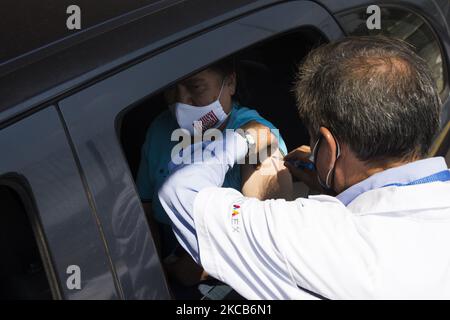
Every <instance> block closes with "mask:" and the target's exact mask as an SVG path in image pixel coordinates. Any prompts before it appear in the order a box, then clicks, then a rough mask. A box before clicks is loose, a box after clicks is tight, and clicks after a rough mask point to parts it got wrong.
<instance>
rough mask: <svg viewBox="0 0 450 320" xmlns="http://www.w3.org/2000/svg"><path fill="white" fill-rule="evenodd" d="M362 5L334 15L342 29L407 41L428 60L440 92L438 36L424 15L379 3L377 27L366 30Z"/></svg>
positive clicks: (442, 76) (441, 66)
mask: <svg viewBox="0 0 450 320" xmlns="http://www.w3.org/2000/svg"><path fill="white" fill-rule="evenodd" d="M366 9H367V8H366V7H363V8H359V9H356V10H352V11H350V12H345V13H342V14H339V15H338V17H339V20H340V22H341V23H342V27H343V28H344V30H345V32H346V33H347V34H349V35H377V34H382V35H385V36H390V37H395V38H400V39H402V40H405V41H407V42H408V43H410V44H411V45H413V46H414V47H415V49H416V52H417V53H418V54H419V55H420V56H421V57H422V58H423V59H425V60H426V61H427V62H428V65H429V67H430V69H431V71H432V73H433V77H434V79H435V81H436V85H437V88H438V90H439V92H440V93H441V95H443V94H444V89H445V85H446V84H445V81H446V79H445V73H444V68H445V66H444V63H443V61H442V54H441V49H440V45H439V40H438V39H437V37H436V36H435V34H434V32H433V30H432V29H431V27H430V26H429V25H428V24H427V22H426V21H425V19H424V18H422V17H421V16H419V15H417V14H416V13H413V12H410V11H408V10H405V9H400V8H390V7H389V8H386V7H381V8H380V9H381V11H380V18H381V20H380V22H381V29H373V30H369V29H368V27H367V25H366V21H367V19H368V17H369V16H370V15H371V14H368V13H366Z"/></svg>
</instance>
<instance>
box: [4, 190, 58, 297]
mask: <svg viewBox="0 0 450 320" xmlns="http://www.w3.org/2000/svg"><path fill="white" fill-rule="evenodd" d="M0 201H1V203H2V214H1V215H0V217H1V223H0V226H1V232H0V239H1V243H2V245H1V252H2V259H1V263H0V299H1V300H28V299H33V300H49V299H52V293H51V289H50V285H49V282H48V279H47V275H46V272H45V269H44V265H43V262H42V259H41V256H40V252H39V250H38V245H37V242H36V237H35V235H34V232H33V228H32V226H31V223H30V219H29V217H28V214H27V211H26V210H25V207H24V204H23V202H22V200H21V198H20V197H19V195H18V194H17V193H16V192H15V191H14V190H13V189H12V188H10V187H6V186H0Z"/></svg>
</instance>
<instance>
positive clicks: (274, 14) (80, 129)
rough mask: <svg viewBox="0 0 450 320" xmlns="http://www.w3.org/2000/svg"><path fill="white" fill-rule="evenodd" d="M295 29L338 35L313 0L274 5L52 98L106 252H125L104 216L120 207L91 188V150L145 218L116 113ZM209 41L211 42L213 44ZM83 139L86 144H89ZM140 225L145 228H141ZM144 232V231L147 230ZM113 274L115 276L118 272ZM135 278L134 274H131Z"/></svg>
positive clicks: (118, 259) (119, 259)
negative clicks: (118, 177)
mask: <svg viewBox="0 0 450 320" xmlns="http://www.w3.org/2000/svg"><path fill="white" fill-rule="evenodd" d="M300 27H310V28H316V29H317V30H319V32H321V33H322V34H323V35H324V36H325V38H326V39H328V40H336V39H339V38H342V37H343V36H344V33H343V31H342V29H341V28H340V26H339V24H337V23H336V21H335V19H334V17H333V16H332V15H331V14H330V13H329V12H327V11H326V10H325V9H324V8H323V7H321V6H320V5H318V4H316V3H314V2H309V1H291V2H285V3H280V4H274V5H272V6H270V7H266V8H262V9H260V10H258V11H255V12H251V13H249V14H247V15H245V16H240V17H238V18H235V19H231V21H228V22H224V23H223V24H221V25H220V26H218V27H217V28H214V29H212V30H208V31H206V32H203V33H202V32H200V33H198V34H195V35H192V37H190V38H188V39H185V40H184V41H183V42H179V43H176V44H173V46H171V47H170V48H168V49H165V50H164V51H163V52H160V53H158V54H155V55H153V56H152V57H149V58H148V59H146V60H144V61H141V62H139V63H137V64H133V65H131V66H129V67H128V68H125V67H124V68H122V69H121V71H120V72H118V73H116V74H114V75H111V76H110V77H108V78H105V79H102V80H101V81H98V82H96V83H93V84H91V85H90V86H89V87H85V88H83V89H82V90H81V91H78V92H76V93H75V94H73V95H71V96H69V97H66V98H65V99H63V100H61V101H59V102H58V108H59V109H60V110H61V114H62V115H63V118H64V120H65V123H66V125H67V128H68V133H69V135H70V136H71V139H72V141H73V145H74V149H75V151H76V153H77V155H78V157H79V159H80V164H81V167H82V168H83V170H84V172H85V176H86V180H87V183H88V184H89V186H90V189H91V192H92V197H93V198H94V201H95V202H96V204H97V206H98V212H99V214H100V215H101V216H100V217H99V218H100V223H101V224H102V225H104V230H105V232H106V233H107V234H106V238H107V241H108V245H109V246H110V247H111V251H112V252H119V251H120V252H124V250H126V248H125V245H123V246H122V247H121V245H120V244H118V243H117V240H116V239H115V238H114V235H113V234H112V233H111V230H114V229H115V228H116V227H117V226H115V224H116V223H117V222H115V221H114V219H109V218H110V217H109V216H110V214H111V213H113V212H114V207H117V206H120V203H115V204H114V201H115V200H114V199H112V198H111V196H108V195H102V194H101V190H99V188H98V187H97V186H96V182H95V180H96V175H97V174H98V173H97V172H96V170H98V168H97V169H95V168H94V166H93V165H92V153H93V152H94V153H95V152H98V153H99V154H101V153H102V152H104V150H100V149H101V148H107V150H108V151H107V152H108V156H109V157H112V158H114V159H109V158H108V159H102V161H106V162H107V164H106V166H105V167H103V169H104V170H105V171H108V173H111V174H112V173H113V171H114V172H117V171H120V172H123V175H122V178H123V181H121V183H122V185H123V186H122V189H121V190H119V189H117V190H116V191H113V190H109V192H111V193H114V192H116V193H119V194H120V193H121V192H123V191H124V190H127V192H130V193H131V192H132V193H133V196H132V197H131V198H132V199H131V198H130V199H127V200H128V205H129V206H130V207H131V206H136V207H137V208H136V210H134V212H133V213H132V212H131V211H130V212H129V215H130V216H131V217H132V218H133V219H138V216H139V217H140V216H142V217H144V218H145V214H144V211H143V209H142V205H141V203H140V200H139V197H138V193H137V190H136V185H135V182H134V180H133V178H132V175H131V172H130V169H129V167H128V163H127V161H126V157H125V155H124V154H123V150H122V147H121V145H120V134H119V129H120V121H119V119H120V118H121V116H122V115H123V114H124V113H126V112H127V111H128V110H130V108H133V106H135V105H136V104H138V103H139V102H141V101H142V100H144V99H146V98H147V97H149V96H152V95H154V94H155V93H157V92H159V91H160V90H161V89H162V88H165V87H167V86H170V85H171V84H173V83H175V82H176V81H178V80H179V79H182V78H185V77H186V76H189V75H190V74H193V73H195V72H196V71H198V70H200V69H202V68H204V67H205V66H207V65H210V64H212V63H214V62H216V61H218V60H220V59H222V58H224V57H226V56H228V55H230V54H233V53H235V52H237V51H240V50H243V49H246V48H248V47H250V46H252V45H255V44H258V43H261V42H262V41H266V40H270V39H272V38H274V37H279V36H281V35H283V34H285V33H287V32H293V31H295V30H298V29H299V28H300ZM236 35H237V36H236ZM223 39H233V42H232V43H227V46H223ZM205 44H208V46H205ZM212 44H215V46H214V45H212ZM199 47H200V48H203V50H202V51H201V52H202V54H201V55H197V54H196V53H198V51H197V50H199V49H198V48H199ZM183 57H189V61H188V62H186V61H184V62H183V63H179V60H180V59H183ZM177 63H178V67H177V68H174V67H172V68H171V69H172V70H170V72H168V71H167V66H169V65H172V66H173V64H177ZM163 66H165V67H163ZM175 69H176V70H175ZM149 74H157V75H158V76H157V77H154V78H151V77H149V76H148V75H149ZM140 80H145V81H146V83H145V85H144V84H142V83H140V82H139V81H140ZM130 81H131V82H130ZM132 84H135V85H132ZM92 110H96V116H95V117H94V118H95V119H97V120H96V121H95V120H94V121H93V122H95V124H94V123H90V124H89V126H88V128H86V121H87V120H86V118H85V117H87V115H88V114H89V112H92ZM91 118H92V117H91ZM98 119H101V120H98ZM91 122H92V121H91ZM88 140H89V141H88ZM88 143H90V147H89V146H88ZM94 149H95V150H94ZM112 162H114V163H112ZM113 167H114V168H115V169H113ZM112 185H114V184H112ZM111 201H112V202H113V203H111ZM116 201H118V200H116ZM146 228H147V229H148V227H147V226H146ZM147 232H150V231H149V230H147ZM146 254H148V253H146ZM153 255H154V253H153ZM125 256H126V254H124V255H123V256H119V255H116V256H113V257H112V259H113V261H114V263H115V264H116V265H118V264H121V263H124V262H125V260H126V259H127V257H125ZM147 257H148V256H147ZM136 272H139V271H136ZM142 272H145V271H142ZM118 273H119V274H120V272H118ZM136 276H138V275H137V274H136ZM124 279H125V277H124ZM146 279H147V280H148V281H150V283H151V279H150V278H148V277H147V278H146ZM125 281H126V280H124V281H123V282H122V288H123V291H124V296H125V298H127V297H133V290H134V288H133V286H132V285H126V284H124V282H125Z"/></svg>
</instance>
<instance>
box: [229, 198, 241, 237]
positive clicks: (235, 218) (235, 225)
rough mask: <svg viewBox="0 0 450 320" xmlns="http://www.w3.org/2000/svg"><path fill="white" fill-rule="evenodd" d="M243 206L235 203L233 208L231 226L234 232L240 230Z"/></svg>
mask: <svg viewBox="0 0 450 320" xmlns="http://www.w3.org/2000/svg"><path fill="white" fill-rule="evenodd" d="M240 209H241V206H240V205H238V204H233V210H232V213H231V228H232V230H233V232H239V213H240Z"/></svg>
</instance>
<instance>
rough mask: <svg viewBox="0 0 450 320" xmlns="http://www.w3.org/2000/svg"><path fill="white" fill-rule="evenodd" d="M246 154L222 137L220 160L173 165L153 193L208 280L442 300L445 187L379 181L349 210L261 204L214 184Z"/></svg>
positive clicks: (252, 291) (265, 288)
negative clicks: (382, 184) (223, 146)
mask: <svg viewBox="0 0 450 320" xmlns="http://www.w3.org/2000/svg"><path fill="white" fill-rule="evenodd" d="M228 150H234V151H233V152H228ZM236 150H237V151H236ZM245 153H246V145H245V141H244V139H241V137H240V136H236V138H235V139H228V141H226V150H225V157H224V155H220V154H218V155H217V159H226V161H213V162H206V163H203V164H195V165H187V166H184V167H181V168H180V169H178V170H177V171H176V172H175V173H174V174H173V175H172V176H171V177H170V178H169V179H168V181H167V182H166V184H165V185H164V186H163V188H162V189H161V190H160V199H161V202H162V204H163V207H164V209H165V210H166V211H167V213H168V214H169V217H170V218H171V219H172V221H173V222H174V231H175V233H176V235H177V238H178V239H179V241H180V243H181V244H182V245H183V246H184V247H185V249H187V250H188V252H190V253H191V255H192V256H193V257H194V259H196V260H197V261H198V262H200V263H201V264H202V266H203V268H204V269H205V271H206V272H208V273H209V274H210V275H211V276H213V277H215V278H217V279H219V280H221V281H223V282H225V283H228V284H229V285H230V286H232V287H233V288H234V289H235V290H236V291H237V292H238V293H240V294H241V295H242V296H244V297H246V298H248V299H315V298H329V299H450V250H449V249H448V246H449V244H450V183H448V182H431V183H425V184H418V185H411V186H401V187H398V186H389V187H379V188H376V189H372V190H368V191H365V192H363V193H360V194H358V195H357V196H356V198H354V199H353V200H352V201H351V202H350V203H349V204H348V205H347V206H345V205H344V204H343V203H342V202H341V201H340V200H338V199H337V198H335V197H330V196H325V195H320V196H310V197H309V199H303V198H299V199H297V200H295V201H285V200H267V201H259V200H257V199H252V198H246V197H244V196H243V195H242V194H241V193H239V192H238V191H236V190H234V189H224V188H219V187H217V186H220V185H221V182H223V177H224V176H225V173H226V171H227V169H228V168H230V167H231V166H232V165H233V164H234V161H236V159H239V157H241V156H242V154H245ZM217 159H216V160H217ZM423 161H426V160H423ZM436 161H438V160H436V159H435V160H434V162H436ZM439 161H442V162H443V159H441V160H439ZM443 163H445V162H443ZM442 166H444V167H445V165H444V164H441V167H442ZM445 168H446V167H445ZM390 170H393V169H390ZM385 176H386V174H385ZM369 179H370V178H369ZM372 179H374V178H372ZM366 183H367V182H366ZM355 189H356V188H355Z"/></svg>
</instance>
